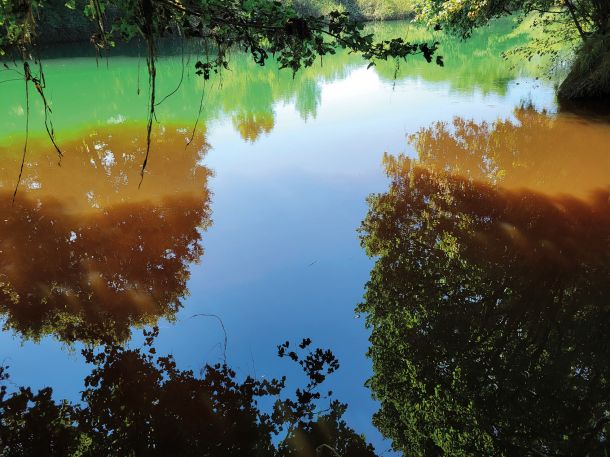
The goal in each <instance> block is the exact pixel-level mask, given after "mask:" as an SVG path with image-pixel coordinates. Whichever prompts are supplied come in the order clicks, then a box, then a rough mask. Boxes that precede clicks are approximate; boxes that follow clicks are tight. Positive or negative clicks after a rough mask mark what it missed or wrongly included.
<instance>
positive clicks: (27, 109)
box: [11, 62, 32, 205]
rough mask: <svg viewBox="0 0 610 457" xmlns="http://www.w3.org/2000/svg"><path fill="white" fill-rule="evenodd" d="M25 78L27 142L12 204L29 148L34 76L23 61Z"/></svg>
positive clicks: (13, 202)
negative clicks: (31, 89)
mask: <svg viewBox="0 0 610 457" xmlns="http://www.w3.org/2000/svg"><path fill="white" fill-rule="evenodd" d="M23 71H24V80H25V142H24V144H23V154H22V155H21V167H20V168H19V177H18V178H17V184H16V185H15V191H14V192H13V201H12V203H11V205H14V204H15V197H17V189H19V184H20V183H21V176H22V175H23V166H24V164H25V156H26V154H27V150H28V139H29V136H30V92H29V87H28V83H29V82H30V79H31V78H32V74H31V73H30V65H29V64H28V63H27V62H24V63H23Z"/></svg>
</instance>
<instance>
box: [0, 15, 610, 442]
mask: <svg viewBox="0 0 610 457" xmlns="http://www.w3.org/2000/svg"><path fill="white" fill-rule="evenodd" d="M375 27H376V32H377V33H380V34H382V35H384V34H387V35H388V36H389V35H394V34H403V33H407V34H410V36H414V37H415V38H421V37H429V36H430V35H426V34H424V33H423V32H421V31H420V30H418V29H417V28H415V27H413V26H411V25H409V24H407V23H400V22H399V23H391V24H385V25H378V26H375ZM510 30H511V26H510V23H508V22H505V23H499V24H495V25H494V26H493V27H491V28H489V29H484V30H483V31H480V32H478V33H476V34H475V35H474V37H473V38H472V39H471V40H470V41H467V42H458V41H456V40H453V39H449V38H446V37H444V36H441V35H437V36H436V37H435V38H438V39H439V40H440V41H441V51H440V53H441V54H442V55H443V56H444V61H445V67H443V68H441V67H438V66H434V65H433V64H426V63H425V62H423V61H419V60H417V59H413V60H410V61H408V62H406V63H403V64H402V65H401V67H400V69H398V72H397V73H396V76H395V67H394V65H393V64H392V63H380V64H379V65H378V66H376V67H373V68H370V69H367V68H366V63H365V62H363V61H362V60H360V59H359V58H358V57H357V56H353V55H348V54H345V53H339V54H338V55H337V56H334V57H330V58H328V59H325V60H324V61H323V62H321V63H320V64H316V65H315V66H314V67H312V68H308V69H305V70H303V71H302V72H299V73H297V74H296V75H295V77H294V78H293V77H292V75H291V74H289V72H286V71H279V70H278V69H277V66H276V65H274V64H273V63H270V64H269V65H267V66H266V67H257V66H256V65H255V64H253V63H251V62H250V61H249V60H248V57H247V56H244V55H235V56H234V57H233V58H232V61H231V67H230V70H228V71H225V72H224V73H223V74H222V75H221V76H220V77H215V78H213V79H212V80H211V81H209V82H207V83H204V82H203V81H202V80H201V78H199V77H197V76H195V75H194V72H193V64H194V61H195V59H196V58H197V57H196V55H192V54H191V52H190V50H189V49H186V50H185V51H184V52H183V51H182V50H181V48H180V46H179V45H177V46H173V45H171V44H168V45H167V46H166V48H167V49H164V52H163V53H162V56H161V57H160V59H159V64H158V67H159V70H158V88H157V94H158V96H157V100H158V101H159V100H161V99H163V96H164V95H166V94H170V93H172V92H173V90H174V89H175V88H177V90H176V91H175V93H173V94H172V95H171V96H169V97H168V98H167V99H166V100H163V101H162V102H161V103H160V105H159V106H158V107H157V119H156V121H155V122H154V123H153V130H152V143H151V150H150V158H149V162H148V166H147V169H146V173H145V175H144V178H143V180H142V181H141V183H140V167H141V164H142V161H143V159H144V154H145V143H146V125H145V124H146V115H147V93H148V80H147V75H146V71H145V61H144V59H143V58H141V57H139V53H140V52H141V51H140V50H139V49H138V48H137V47H135V46H132V47H129V48H125V49H121V50H118V51H116V52H115V53H113V54H112V55H111V56H110V57H109V58H108V59H105V58H102V59H99V60H97V61H96V59H95V57H93V56H92V51H91V50H90V49H88V48H87V47H85V46H80V45H69V46H63V47H60V48H58V49H55V50H53V52H50V51H49V52H48V53H47V54H48V56H47V57H46V58H45V60H44V65H45V77H46V84H47V89H46V96H47V98H48V100H49V102H50V104H51V107H52V110H53V112H52V114H51V117H50V119H51V120H52V122H53V126H54V130H55V133H56V138H57V143H58V145H59V146H60V148H61V150H62V152H63V155H64V156H63V158H62V159H61V161H59V158H58V157H57V154H56V151H55V149H54V148H53V146H52V145H51V144H50V142H49V140H48V138H47V136H46V134H45V129H44V116H43V108H42V104H41V103H40V100H39V99H38V97H37V96H36V94H32V93H30V97H31V115H30V121H29V130H30V134H29V143H28V151H27V156H26V160H25V166H24V172H23V176H22V179H21V182H20V184H19V186H18V189H17V194H16V197H15V203H14V204H11V200H12V195H13V191H14V189H15V186H16V184H17V179H18V175H19V167H20V160H21V154H22V152H23V143H24V137H25V135H24V130H25V123H26V102H25V94H24V91H23V87H22V82H20V81H15V82H6V83H2V84H0V116H1V118H2V122H1V123H0V152H1V154H2V157H3V160H2V162H1V164H0V197H1V201H2V202H1V203H0V211H2V212H3V214H2V217H0V252H1V258H0V285H1V286H2V295H0V297H1V300H2V301H1V303H0V312H1V313H2V318H3V321H4V328H3V331H2V333H1V334H0V359H2V360H4V361H5V363H6V364H8V365H10V367H11V368H10V372H11V379H12V381H13V382H15V383H16V384H18V385H31V386H32V387H35V388H39V387H42V386H47V385H48V386H52V387H53V388H54V392H55V395H56V396H57V398H69V399H73V400H77V399H78V398H79V392H80V390H82V388H83V385H82V382H83V381H82V380H83V377H84V376H85V375H86V374H87V373H88V372H89V370H90V368H89V367H88V366H87V365H86V364H84V362H83V360H82V357H81V356H80V354H79V348H80V347H82V345H83V344H85V343H86V342H87V341H92V340H95V339H96V338H99V336H100V334H103V335H112V337H116V338H118V339H121V340H130V343H129V344H133V345H137V344H138V343H139V342H141V341H142V336H141V331H140V330H139V328H140V327H143V326H144V327H145V326H149V325H152V324H155V323H157V324H158V325H159V326H160V335H159V337H158V340H157V345H156V347H157V350H158V351H159V352H161V353H172V354H174V356H175V357H176V360H177V362H178V364H179V366H180V367H184V368H191V369H193V370H198V369H199V368H201V367H202V366H203V365H204V364H205V363H206V362H218V361H221V360H223V359H224V357H225V356H226V359H227V361H228V362H229V363H230V364H231V365H232V366H233V367H234V368H235V369H236V370H237V372H238V375H240V376H245V375H248V374H250V375H253V376H255V377H257V378H261V377H268V378H270V377H273V376H278V375H281V374H282V373H283V372H285V371H290V368H288V367H286V366H284V362H282V361H278V359H277V357H276V352H277V351H276V346H277V345H278V344H280V343H282V342H283V341H285V340H291V341H296V340H300V339H301V338H303V337H310V338H311V339H312V340H313V341H314V343H315V344H316V345H320V346H323V347H330V348H332V350H333V352H334V353H335V355H336V356H337V357H338V358H339V360H340V361H341V369H340V370H339V371H338V372H337V373H336V374H335V375H333V377H332V378H331V380H330V381H329V382H330V385H331V386H332V388H333V390H334V391H335V394H336V396H337V397H338V398H339V399H341V400H343V401H345V402H347V403H349V405H350V407H349V409H348V412H347V414H346V419H347V421H348V423H349V424H350V425H351V426H352V427H354V428H355V429H356V430H357V431H360V432H363V433H365V434H366V436H367V438H368V439H369V440H370V441H371V442H372V443H373V444H374V445H375V447H376V448H377V449H378V450H379V451H382V450H385V449H387V448H388V447H389V442H388V441H387V440H384V439H383V438H382V437H381V435H380V433H379V432H378V431H377V430H376V428H375V427H374V426H373V425H372V424H371V416H372V415H373V413H374V412H375V411H376V410H377V409H378V404H377V402H375V401H374V400H373V399H372V398H371V393H370V391H369V390H368V389H367V388H366V387H365V386H364V383H365V381H366V380H367V379H368V378H369V377H370V376H371V373H372V364H371V360H370V359H369V358H367V357H366V355H365V354H366V352H367V349H368V348H369V341H368V338H369V334H370V330H369V329H367V328H366V327H365V322H364V317H365V316H364V315H362V316H361V315H359V314H358V313H357V312H356V311H355V308H356V306H357V305H358V304H359V303H361V302H362V301H363V293H364V290H365V285H366V283H367V280H368V278H369V274H370V271H371V268H372V267H373V265H374V262H375V260H376V258H375V257H374V258H369V257H368V256H367V255H366V253H365V251H364V250H363V248H362V247H361V246H360V240H359V235H358V233H357V229H358V227H359V226H360V224H361V221H362V220H363V219H364V218H365V216H366V214H367V211H368V205H367V197H368V196H369V195H370V194H373V193H382V192H386V191H387V189H388V185H389V182H390V180H389V178H388V176H387V174H386V170H385V169H384V164H383V158H384V154H385V153H387V154H389V155H399V154H402V155H403V156H405V157H409V158H412V159H415V160H416V162H417V163H419V164H420V165H422V166H425V167H427V168H428V169H430V170H435V171H437V172H443V173H447V172H450V173H451V174H452V175H457V176H460V177H463V178H466V179H469V180H474V181H477V182H483V183H487V184H489V185H491V186H496V188H500V189H502V190H503V191H507V192H508V191H515V192H516V191H526V190H527V191H531V192H535V193H536V194H537V195H544V196H546V197H548V198H549V199H553V198H560V197H559V196H562V197H561V198H571V199H576V200H578V201H588V200H587V199H588V198H589V197H590V196H591V195H592V192H594V191H597V190H599V189H603V188H607V187H608V184H609V181H610V178H608V174H607V170H608V166H609V165H610V155H609V154H608V147H607V145H608V144H610V142H609V140H610V125H609V124H608V123H606V122H603V121H600V120H599V119H592V118H586V117H583V116H579V115H576V114H571V113H567V112H562V111H560V110H559V109H558V107H557V104H556V101H555V99H554V87H553V84H554V82H553V81H552V80H549V79H548V78H546V77H545V73H544V72H543V71H542V70H540V69H538V67H537V65H536V63H534V62H519V61H515V60H513V61H507V60H504V59H502V58H501V56H500V54H501V53H502V52H503V51H505V50H508V49H510V48H511V47H512V46H515V45H518V44H519V43H522V42H524V41H525V40H526V39H527V36H526V35H522V34H519V33H512V34H510ZM172 46H173V47H172ZM4 74H5V75H6V74H7V73H6V72H5V73H4ZM6 79H9V77H8V76H7V77H6ZM181 79H182V82H181V83H180V81H181ZM200 106H201V107H202V109H201V113H200V114H198V111H199V107H200ZM187 144H188V146H187ZM59 162H60V166H58V163H59ZM558 201H559V200H558ZM517 236H518V235H515V237H517ZM216 316H217V317H216ZM218 318H219V319H220V320H221V321H222V325H221V324H220V320H219V319H218ZM225 332H226V347H225Z"/></svg>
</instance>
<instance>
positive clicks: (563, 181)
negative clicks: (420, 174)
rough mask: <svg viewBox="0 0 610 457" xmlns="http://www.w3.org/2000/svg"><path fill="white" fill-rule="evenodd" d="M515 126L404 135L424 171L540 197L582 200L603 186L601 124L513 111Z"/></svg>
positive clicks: (609, 135)
mask: <svg viewBox="0 0 610 457" xmlns="http://www.w3.org/2000/svg"><path fill="white" fill-rule="evenodd" d="M514 114H515V119H516V121H511V120H498V121H496V122H494V123H491V124H490V123H487V122H481V123H476V122H474V121H468V120H464V119H461V118H455V119H454V121H453V124H452V125H448V124H446V123H443V122H439V123H436V124H435V125H434V126H433V127H431V128H425V129H422V130H420V131H419V132H418V133H417V134H415V135H411V136H410V142H411V144H412V145H413V146H414V147H415V148H416V150H417V152H418V157H419V160H420V162H421V163H422V164H424V165H425V166H426V167H429V168H433V169H435V170H439V171H448V172H451V173H455V174H459V175H462V176H466V177H468V178H472V179H477V180H486V181H488V182H494V183H500V184H501V185H502V186H503V187H510V188H515V189H517V188H524V187H526V188H530V189H536V190H541V191H543V192H545V193H551V194H556V193H565V192H568V191H569V192H570V193H571V194H580V195H583V196H584V195H586V194H587V193H588V191H590V190H592V189H595V188H597V187H605V186H607V185H608V175H607V170H608V169H609V168H610V154H608V144H610V129H609V128H608V127H607V124H604V123H597V122H591V121H586V120H585V119H583V118H578V117H573V116H570V115H565V114H559V115H555V116H551V115H549V114H547V113H544V112H542V113H540V112H537V111H535V110H534V109H532V108H520V109H517V110H515V113H514Z"/></svg>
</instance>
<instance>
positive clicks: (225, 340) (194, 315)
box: [189, 313, 228, 365]
mask: <svg viewBox="0 0 610 457" xmlns="http://www.w3.org/2000/svg"><path fill="white" fill-rule="evenodd" d="M199 316H201V317H213V318H214V319H216V320H218V322H219V323H220V326H221V327H222V332H223V333H224V349H223V360H224V364H225V365H226V364H227V346H228V341H227V340H228V338H227V329H226V328H225V324H224V322H222V319H221V318H220V316H218V315H217V314H206V313H197V314H193V315H192V316H191V317H189V319H192V318H193V317H199Z"/></svg>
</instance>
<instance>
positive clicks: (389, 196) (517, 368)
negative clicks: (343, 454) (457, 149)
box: [360, 158, 610, 456]
mask: <svg viewBox="0 0 610 457" xmlns="http://www.w3.org/2000/svg"><path fill="white" fill-rule="evenodd" d="M388 171H389V174H390V177H391V180H392V183H391V185H390V189H389V191H388V192H387V193H385V194H381V195H375V196H373V197H371V199H370V211H369V214H368V216H367V218H366V219H365V221H364V223H363V227H362V230H363V245H364V246H365V247H366V249H367V251H368V253H369V254H370V255H373V256H376V257H378V260H377V262H376V264H375V267H374V269H373V270H372V273H371V279H370V281H369V283H368V285H367V291H366V295H365V302H364V303H363V304H362V305H361V306H360V309H361V311H364V312H367V313H368V317H367V321H368V324H369V325H370V326H371V327H372V336H371V343H372V345H371V349H370V355H371V357H372V359H373V362H374V375H373V377H372V378H371V380H370V386H371V388H372V390H373V392H374V394H375V395H376V397H377V398H378V399H379V400H380V402H381V409H380V411H379V412H378V413H377V414H376V416H375V419H374V420H375V423H376V424H377V425H378V426H379V428H380V429H381V430H382V432H383V433H385V434H386V435H387V436H389V437H391V438H392V439H393V441H394V445H395V446H396V447H398V448H399V449H402V450H404V451H405V452H407V453H408V455H454V456H467V455H564V456H567V455H605V452H607V451H608V449H607V448H608V443H607V439H606V437H607V433H608V432H610V415H609V414H608V411H609V410H610V384H609V382H610V344H609V343H610V341H609V339H608V332H607V329H608V326H609V325H610V282H609V281H608V277H609V274H610V250H609V249H608V246H610V244H609V243H610V203H609V202H610V199H609V198H610V193H609V192H608V191H598V192H597V193H595V195H592V196H591V198H590V199H589V200H581V199H576V198H573V197H549V196H545V195H543V194H540V193H536V192H533V191H526V190H514V191H509V190H506V189H502V188H498V187H494V186H493V185H490V184H482V183H480V182H477V181H474V180H472V179H466V178H463V177H459V176H456V175H451V174H446V173H443V172H440V171H431V170H429V169H425V168H423V167H421V166H414V165H413V164H412V163H411V162H410V161H409V160H407V159H404V158H399V159H391V158H390V159H388Z"/></svg>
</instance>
